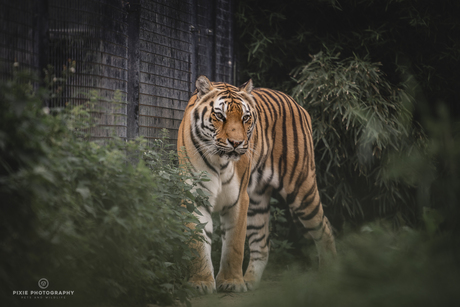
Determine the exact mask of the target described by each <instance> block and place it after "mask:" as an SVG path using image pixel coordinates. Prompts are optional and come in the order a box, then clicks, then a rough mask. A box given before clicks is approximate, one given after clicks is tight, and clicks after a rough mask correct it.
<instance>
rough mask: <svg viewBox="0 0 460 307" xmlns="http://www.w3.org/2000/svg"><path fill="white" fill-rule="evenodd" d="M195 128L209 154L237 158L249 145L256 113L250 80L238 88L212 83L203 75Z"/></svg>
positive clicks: (200, 83)
mask: <svg viewBox="0 0 460 307" xmlns="http://www.w3.org/2000/svg"><path fill="white" fill-rule="evenodd" d="M197 90H198V92H197V107H196V109H195V112H194V114H195V116H194V117H195V129H196V132H197V135H198V137H199V139H200V141H202V142H203V143H204V144H206V145H204V146H207V149H208V153H210V154H214V155H219V156H220V157H222V158H226V159H229V160H235V161H237V160H239V159H240V157H241V156H242V155H244V154H245V153H246V152H247V151H248V148H249V141H250V138H251V135H252V131H253V129H254V127H255V123H256V120H257V114H256V112H255V104H254V100H253V98H252V96H251V95H250V91H251V90H252V82H251V81H248V82H247V83H245V84H244V85H243V86H241V87H240V88H237V87H234V86H230V85H228V84H225V85H220V84H214V85H212V84H211V82H210V81H209V80H208V79H207V78H206V77H205V76H200V77H199V78H198V80H197Z"/></svg>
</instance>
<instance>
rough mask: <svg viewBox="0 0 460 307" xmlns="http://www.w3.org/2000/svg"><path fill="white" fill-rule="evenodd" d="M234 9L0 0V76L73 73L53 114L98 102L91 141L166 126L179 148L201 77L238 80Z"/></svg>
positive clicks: (104, 0) (202, 2)
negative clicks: (16, 67) (187, 110)
mask: <svg viewBox="0 0 460 307" xmlns="http://www.w3.org/2000/svg"><path fill="white" fill-rule="evenodd" d="M234 1H235V0H216V1H212V0H124V1H123V0H17V1H5V0H1V9H0V25H1V28H0V78H1V79H7V78H9V77H10V76H11V74H12V72H13V63H17V64H19V67H20V68H26V69H30V70H34V71H38V72H39V73H42V75H43V71H44V69H46V68H47V65H48V64H50V65H52V66H53V67H54V69H55V73H56V75H57V76H58V77H59V76H60V74H62V72H63V71H67V72H69V70H70V69H71V66H72V65H75V73H69V74H68V75H69V77H68V78H67V81H66V86H61V85H60V84H59V82H57V83H56V84H55V85H54V87H53V89H54V90H55V91H58V92H59V91H61V93H60V96H59V97H60V98H59V99H53V100H52V101H49V102H48V103H49V105H50V107H58V106H64V105H66V104H70V105H80V104H82V103H86V102H87V101H88V100H89V99H90V97H92V98H93V99H95V100H96V101H97V110H98V111H97V112H94V113H93V117H94V119H95V120H96V122H97V124H98V126H97V128H95V129H93V131H92V136H93V137H94V138H95V139H100V140H103V139H104V138H108V137H111V136H112V135H113V133H115V134H116V135H117V136H119V137H122V138H127V139H130V138H134V137H136V136H138V135H142V136H144V137H145V138H147V139H149V140H153V139H156V138H159V137H160V135H161V134H160V131H161V129H163V128H167V129H168V130H169V131H170V139H171V142H172V143H175V142H176V138H177V130H178V127H179V124H180V121H181V119H182V116H183V113H184V109H185V106H186V104H187V102H188V98H189V97H190V95H191V93H192V92H193V90H194V88H195V86H194V80H195V79H196V77H197V76H199V75H200V74H204V75H207V76H208V77H209V78H210V79H212V80H215V81H224V82H230V83H234V81H235V80H234V76H235V73H234V71H235V51H234V48H233V42H234V39H233V36H234V30H233V28H234V20H233V15H234ZM74 61H75V62H74ZM73 63H75V64H73ZM17 64H16V65H17ZM72 69H73V68H72ZM115 93H120V94H121V98H120V95H118V97H119V99H115V100H118V102H117V101H114V96H115Z"/></svg>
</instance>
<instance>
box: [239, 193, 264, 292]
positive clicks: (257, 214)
mask: <svg viewBox="0 0 460 307" xmlns="http://www.w3.org/2000/svg"><path fill="white" fill-rule="evenodd" d="M254 194H255V195H252V196H251V198H250V201H249V209H248V225H247V232H246V238H247V239H248V244H249V250H250V259H249V264H248V267H247V269H246V272H245V274H244V281H245V282H246V286H247V287H248V290H254V289H256V288H257V287H258V286H259V283H260V279H261V278H262V273H263V272H264V270H265V266H266V265H267V262H268V254H269V250H270V238H269V217H270V195H271V189H269V188H268V189H267V191H265V193H264V194H262V195H258V194H257V193H254Z"/></svg>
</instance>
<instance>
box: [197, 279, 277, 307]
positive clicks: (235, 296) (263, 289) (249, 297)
mask: <svg viewBox="0 0 460 307" xmlns="http://www.w3.org/2000/svg"><path fill="white" fill-rule="evenodd" d="M276 291H280V288H279V282H277V281H274V280H266V281H264V280H262V282H261V283H260V287H259V289H257V290H255V291H249V292H244V293H220V292H219V293H215V294H212V295H205V296H200V297H195V298H193V299H192V307H217V306H218V307H238V306H253V305H255V303H256V302H257V301H258V300H259V298H260V297H261V296H262V297H263V296H264V295H266V294H273V292H276Z"/></svg>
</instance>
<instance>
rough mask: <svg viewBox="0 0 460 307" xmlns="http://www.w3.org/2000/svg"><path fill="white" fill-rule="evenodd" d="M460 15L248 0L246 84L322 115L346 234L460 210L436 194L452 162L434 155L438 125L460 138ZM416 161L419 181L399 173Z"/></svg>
mask: <svg viewBox="0 0 460 307" xmlns="http://www.w3.org/2000/svg"><path fill="white" fill-rule="evenodd" d="M459 13H460V3H459V2H457V1H443V2H442V3H435V2H433V1H405V0H400V1H359V0H356V1H335V0H317V1H296V0H293V1H270V0H269V1H257V0H255V1H240V2H239V6H238V11H237V20H238V26H239V34H240V41H239V50H240V61H241V69H240V79H241V80H246V79H247V78H252V79H253V80H254V83H255V84H256V86H259V87H270V88H276V89H279V90H282V91H285V92H287V93H289V94H291V95H293V97H294V98H295V99H296V100H297V101H298V102H299V104H301V105H302V106H304V107H305V108H306V109H307V111H309V113H310V114H311V115H312V123H313V126H314V140H315V146H316V148H315V153H316V161H317V165H318V171H317V176H318V181H319V186H320V188H321V192H322V193H321V195H322V198H323V202H324V203H325V205H326V207H327V209H326V213H327V214H328V215H330V216H331V217H332V220H333V221H334V222H333V224H334V225H335V226H336V227H338V228H340V227H341V226H340V225H342V224H343V222H344V221H346V222H351V223H354V224H356V225H358V224H360V223H362V222H363V221H366V220H367V221H369V220H372V219H375V218H390V219H391V220H392V221H393V223H394V224H395V225H406V224H407V225H412V226H415V225H417V224H418V223H419V222H420V220H421V219H420V217H421V214H422V211H423V210H424V209H423V207H429V208H431V207H436V208H441V207H445V206H447V207H448V206H452V205H446V203H443V202H441V201H439V198H438V197H441V198H443V197H444V195H446V193H444V192H440V191H438V192H436V193H433V192H434V191H435V190H439V189H438V188H436V187H435V186H436V185H437V182H439V180H438V179H440V178H445V177H444V175H448V174H452V168H451V167H452V165H450V166H446V165H444V162H445V161H444V160H443V159H442V158H441V159H440V157H439V156H436V157H435V156H433V155H431V156H430V157H428V156H427V155H426V153H427V150H428V151H430V149H427V146H428V145H429V144H430V143H432V142H433V140H432V139H431V138H430V137H431V136H430V135H428V136H427V133H428V134H430V132H429V129H431V128H429V127H433V125H432V124H430V123H433V121H436V122H438V123H439V122H442V121H444V122H445V123H446V125H448V123H451V125H450V126H449V127H448V128H445V131H444V133H446V138H447V139H449V140H451V141H452V140H454V139H456V137H457V130H456V129H457V128H455V127H457V125H456V124H455V120H456V119H457V118H458V116H459V115H460V108H459V104H458V99H459V96H458V95H459V94H458V91H457V90H456V84H458V83H459V81H460V75H459V69H458V68H459V67H458V65H459V62H458V57H459V51H458V50H459V48H458V46H460V22H459V20H458V18H457V16H458V14H459ZM440 106H442V107H440ZM441 109H442V110H441ZM446 116H447V118H448V119H446ZM441 118H445V119H444V120H442V119H441ZM434 126H436V125H434ZM435 130H436V129H435ZM438 136H439V135H438ZM443 144H444V145H445V146H448V147H449V146H450V147H455V146H456V145H455V146H454V145H453V143H450V145H449V144H446V143H443ZM414 153H417V154H418V155H419V157H423V159H424V163H425V164H426V169H425V170H424V171H420V170H415V169H414V168H412V169H411V170H410V171H409V172H415V173H417V174H419V175H420V176H418V181H417V180H416V181H417V182H414V181H411V182H409V181H407V180H403V179H402V177H400V176H393V175H391V176H390V175H389V174H390V173H391V174H395V172H396V173H397V171H395V167H394V165H395V163H396V164H398V163H401V161H402V160H404V157H407V156H411V157H412V156H413V154H414ZM438 153H441V150H440V151H439V152H438ZM448 168H450V170H448ZM390 169H391V171H390ZM400 169H401V168H400ZM448 176H450V175H448ZM455 176H456V175H455ZM422 178H423V179H422ZM422 181H423V184H422V183H421V182H422ZM454 181H455V180H454ZM446 182H452V180H446ZM422 186H423V188H422ZM423 191H424V192H423ZM449 191H450V192H449V193H447V194H452V192H453V191H452V190H449ZM424 193H425V194H424ZM422 195H423V196H422ZM451 198H455V199H456V197H454V196H452V197H451ZM422 199H424V200H423V201H422ZM450 203H451V204H452V202H450Z"/></svg>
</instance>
